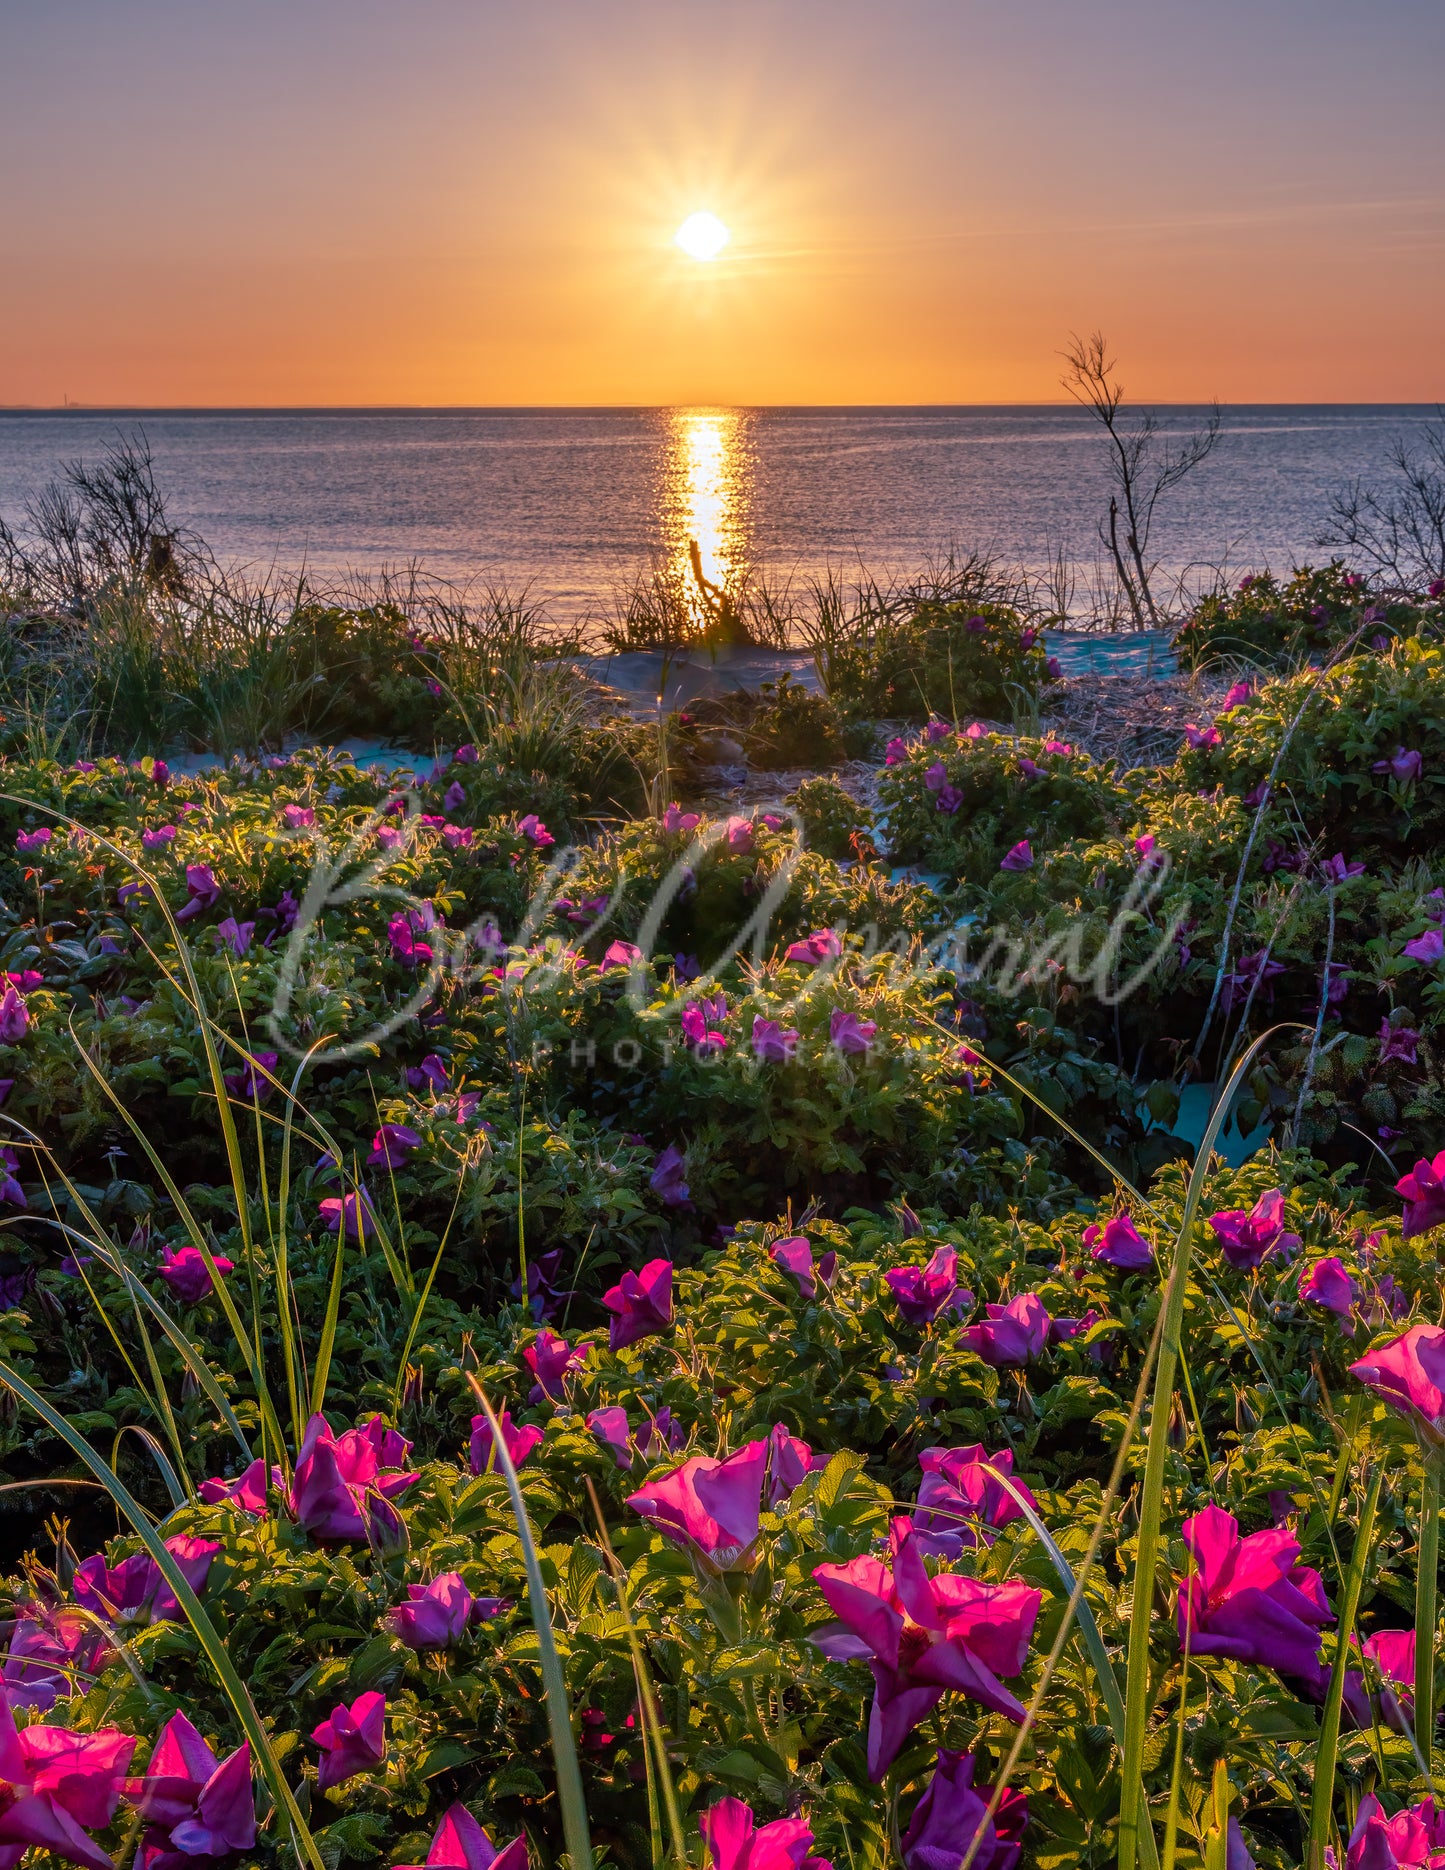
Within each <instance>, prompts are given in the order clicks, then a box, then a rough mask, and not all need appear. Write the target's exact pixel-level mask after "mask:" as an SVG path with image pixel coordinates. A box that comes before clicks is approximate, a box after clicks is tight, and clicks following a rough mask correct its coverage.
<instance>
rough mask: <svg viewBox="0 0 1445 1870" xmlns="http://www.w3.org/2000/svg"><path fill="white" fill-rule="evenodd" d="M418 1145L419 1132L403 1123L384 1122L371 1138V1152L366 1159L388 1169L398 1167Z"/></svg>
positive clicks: (419, 1141)
mask: <svg viewBox="0 0 1445 1870" xmlns="http://www.w3.org/2000/svg"><path fill="white" fill-rule="evenodd" d="M420 1147H421V1136H420V1134H419V1132H417V1131H416V1130H412V1129H408V1127H407V1126H406V1124H404V1123H384V1124H382V1126H381V1128H380V1129H379V1130H378V1131H377V1133H376V1135H375V1136H373V1137H372V1139H371V1154H370V1155H369V1156H368V1157H367V1158H366V1160H367V1161H368V1162H373V1163H380V1164H383V1165H384V1166H385V1167H386V1168H388V1169H400V1168H402V1167H403V1166H404V1164H405V1162H406V1159H407V1157H408V1156H409V1155H410V1154H411V1152H412V1151H413V1150H414V1149H419V1148H420Z"/></svg>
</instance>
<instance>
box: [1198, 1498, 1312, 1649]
mask: <svg viewBox="0 0 1445 1870" xmlns="http://www.w3.org/2000/svg"><path fill="white" fill-rule="evenodd" d="M1183 1537H1184V1543H1185V1544H1186V1545H1187V1546H1188V1547H1189V1550H1190V1552H1191V1554H1192V1555H1193V1558H1194V1571H1193V1573H1192V1575H1191V1576H1190V1577H1189V1578H1187V1579H1185V1580H1183V1581H1182V1582H1181V1584H1180V1587H1179V1608H1178V1625H1179V1639H1180V1641H1181V1642H1184V1641H1186V1640H1187V1641H1188V1643H1189V1647H1190V1649H1191V1651H1192V1652H1193V1654H1195V1655H1196V1656H1229V1657H1232V1658H1233V1659H1234V1660H1235V1661H1237V1662H1249V1663H1253V1664H1255V1665H1256V1666H1257V1667H1259V1668H1264V1669H1274V1670H1276V1671H1277V1672H1278V1673H1280V1674H1281V1675H1296V1676H1304V1677H1306V1678H1309V1677H1312V1676H1313V1675H1314V1674H1315V1673H1316V1664H1317V1658H1318V1655H1319V1647H1320V1635H1319V1633H1320V1631H1321V1630H1322V1629H1324V1627H1325V1626H1326V1625H1327V1624H1329V1623H1332V1622H1333V1621H1334V1612H1333V1611H1332V1610H1331V1609H1330V1606H1329V1601H1328V1599H1327V1598H1326V1597H1325V1590H1324V1585H1323V1583H1322V1582H1321V1580H1320V1575H1319V1573H1318V1572H1317V1571H1312V1570H1311V1569H1310V1568H1309V1566H1307V1565H1301V1564H1299V1563H1298V1562H1297V1561H1298V1559H1299V1550H1300V1548H1299V1541H1298V1539H1296V1538H1295V1536H1294V1534H1293V1533H1292V1532H1291V1531H1289V1529H1288V1528H1287V1527H1268V1528H1266V1530H1265V1531H1263V1532H1252V1533H1250V1535H1249V1536H1248V1538H1244V1539H1241V1538H1240V1536H1239V1525H1238V1522H1237V1521H1236V1519H1235V1517H1234V1515H1233V1514H1232V1513H1226V1512H1225V1511H1224V1509H1223V1508H1222V1507H1218V1506H1207V1507H1205V1508H1204V1510H1203V1512H1200V1513H1196V1514H1195V1515H1194V1517H1193V1518H1192V1519H1186V1520H1185V1522H1184V1526H1183Z"/></svg>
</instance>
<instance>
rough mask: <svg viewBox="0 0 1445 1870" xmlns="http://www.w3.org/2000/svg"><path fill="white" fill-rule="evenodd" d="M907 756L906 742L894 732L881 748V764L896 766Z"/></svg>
mask: <svg viewBox="0 0 1445 1870" xmlns="http://www.w3.org/2000/svg"><path fill="white" fill-rule="evenodd" d="M907 758H908V742H907V741H906V740H903V739H900V737H899V736H898V735H897V734H895V735H894V736H893V738H892V739H891V740H890V741H889V742H888V745H887V746H886V747H885V748H884V749H883V764H884V765H885V766H897V765H899V764H900V763H901V762H902V761H904V760H906V759H907Z"/></svg>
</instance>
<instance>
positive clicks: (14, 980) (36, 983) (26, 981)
mask: <svg viewBox="0 0 1445 1870" xmlns="http://www.w3.org/2000/svg"><path fill="white" fill-rule="evenodd" d="M120 952H121V953H124V950H123V949H122V950H120ZM5 979H6V980H7V981H8V982H9V983H10V985H11V986H12V987H18V988H19V990H20V992H21V993H34V991H35V989H36V988H37V987H43V986H44V985H45V976H44V975H43V974H42V973H41V972H40V970H39V968H34V967H23V968H21V969H20V970H19V972H18V973H17V972H15V971H13V970H12V971H11V972H10V973H8V974H6V976H5Z"/></svg>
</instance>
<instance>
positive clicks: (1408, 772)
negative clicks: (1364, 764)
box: [1370, 747, 1425, 786]
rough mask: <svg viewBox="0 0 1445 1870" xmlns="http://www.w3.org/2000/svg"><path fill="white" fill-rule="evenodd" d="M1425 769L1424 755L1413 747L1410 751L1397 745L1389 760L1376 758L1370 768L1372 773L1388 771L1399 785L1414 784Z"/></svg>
mask: <svg viewBox="0 0 1445 1870" xmlns="http://www.w3.org/2000/svg"><path fill="white" fill-rule="evenodd" d="M1424 770H1425V760H1424V756H1423V755H1422V754H1420V753H1418V752H1417V751H1416V750H1415V749H1414V748H1413V747H1412V748H1411V749H1410V750H1409V751H1408V752H1407V751H1406V749H1405V748H1404V747H1396V749H1395V751H1394V752H1393V753H1392V754H1391V755H1390V757H1389V759H1388V760H1376V761H1375V764H1374V765H1373V766H1372V767H1371V768H1370V771H1371V772H1372V773H1388V774H1389V775H1390V777H1391V779H1393V780H1394V782H1395V784H1396V785H1397V786H1409V785H1413V784H1414V783H1415V782H1416V781H1417V780H1418V779H1419V777H1420V775H1421V773H1423V772H1424Z"/></svg>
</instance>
